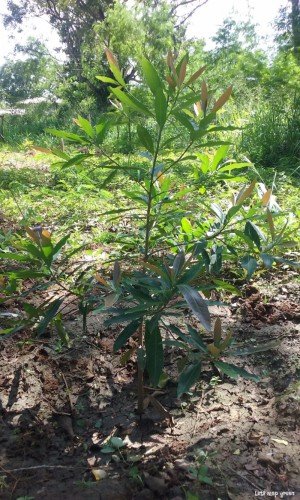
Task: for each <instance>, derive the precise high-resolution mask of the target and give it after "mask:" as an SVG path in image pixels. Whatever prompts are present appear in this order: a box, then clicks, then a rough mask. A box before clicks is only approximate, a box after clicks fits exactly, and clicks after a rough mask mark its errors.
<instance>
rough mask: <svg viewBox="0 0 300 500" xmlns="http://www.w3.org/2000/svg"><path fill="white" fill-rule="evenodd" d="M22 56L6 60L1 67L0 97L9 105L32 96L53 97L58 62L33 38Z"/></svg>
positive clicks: (20, 49) (55, 87)
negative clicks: (17, 58)
mask: <svg viewBox="0 0 300 500" xmlns="http://www.w3.org/2000/svg"><path fill="white" fill-rule="evenodd" d="M17 50H18V51H19V52H22V53H23V56H24V55H25V59H22V60H8V61H6V63H5V64H4V65H3V66H1V68H0V99H1V100H2V101H4V102H6V103H8V104H9V105H15V104H16V103H17V102H18V101H22V100H25V99H30V98H34V97H49V98H51V97H54V96H55V95H56V91H57V83H58V82H57V73H58V70H59V65H58V63H57V61H55V59H54V58H53V57H51V56H50V55H49V53H48V51H47V49H46V47H45V46H44V45H43V44H42V43H41V42H39V41H38V40H35V39H33V38H31V39H29V40H28V41H27V44H26V45H25V46H23V47H21V46H19V47H17Z"/></svg>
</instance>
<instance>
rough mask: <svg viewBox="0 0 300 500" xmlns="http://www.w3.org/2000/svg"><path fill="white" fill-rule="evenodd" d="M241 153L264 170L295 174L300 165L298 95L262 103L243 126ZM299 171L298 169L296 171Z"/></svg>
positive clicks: (299, 95)
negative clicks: (289, 99)
mask: <svg viewBox="0 0 300 500" xmlns="http://www.w3.org/2000/svg"><path fill="white" fill-rule="evenodd" d="M240 150H241V151H243V152H244V153H246V154H247V155H248V156H249V157H250V159H251V161H253V162H254V163H256V164H257V165H260V166H263V167H274V168H276V169H278V170H287V171H289V172H290V173H293V172H295V171H297V169H298V167H299V165H300V94H298V95H296V96H295V97H294V99H292V100H291V101H290V102H284V100H283V99H282V98H280V99H279V98H277V99H272V100H270V101H268V102H266V101H265V102H263V103H262V104H261V105H260V106H259V107H258V109H257V110H256V111H255V112H254V114H253V116H252V117H251V118H250V120H249V124H248V126H246V127H245V129H244V131H243V135H242V140H241V144H240ZM298 172H299V170H298Z"/></svg>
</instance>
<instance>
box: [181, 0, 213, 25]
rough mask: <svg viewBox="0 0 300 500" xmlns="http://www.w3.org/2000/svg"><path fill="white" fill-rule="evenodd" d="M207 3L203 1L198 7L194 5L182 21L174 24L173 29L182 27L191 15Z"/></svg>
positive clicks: (205, 0) (206, 0)
mask: <svg viewBox="0 0 300 500" xmlns="http://www.w3.org/2000/svg"><path fill="white" fill-rule="evenodd" d="M207 2H208V0H204V1H203V2H202V3H201V4H199V5H196V7H195V8H194V9H192V10H191V11H190V12H189V13H188V14H187V15H186V16H185V17H184V18H183V19H181V21H180V22H179V23H178V24H176V26H175V28H179V27H180V26H182V25H183V24H184V23H186V21H187V20H188V19H189V18H190V17H192V15H193V14H194V13H195V12H196V11H197V10H198V9H199V8H200V7H202V6H203V5H205V4H206V3H207Z"/></svg>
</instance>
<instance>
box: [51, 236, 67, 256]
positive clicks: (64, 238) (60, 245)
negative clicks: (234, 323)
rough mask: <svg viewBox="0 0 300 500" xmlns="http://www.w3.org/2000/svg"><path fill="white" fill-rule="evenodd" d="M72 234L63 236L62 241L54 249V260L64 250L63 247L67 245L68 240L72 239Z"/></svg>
mask: <svg viewBox="0 0 300 500" xmlns="http://www.w3.org/2000/svg"><path fill="white" fill-rule="evenodd" d="M70 236H71V235H70V234H66V236H63V238H61V240H59V241H58V242H57V243H56V245H55V246H54V247H53V250H52V254H53V260H54V259H55V258H56V257H57V255H58V254H59V251H60V250H61V249H62V247H63V246H64V245H65V244H66V243H67V241H68V239H69V238H70Z"/></svg>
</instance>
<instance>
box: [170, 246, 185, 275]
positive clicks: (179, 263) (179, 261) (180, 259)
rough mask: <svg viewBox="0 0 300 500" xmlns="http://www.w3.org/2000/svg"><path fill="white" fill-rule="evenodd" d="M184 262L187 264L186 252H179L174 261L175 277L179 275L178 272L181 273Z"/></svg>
mask: <svg viewBox="0 0 300 500" xmlns="http://www.w3.org/2000/svg"><path fill="white" fill-rule="evenodd" d="M184 264H185V255H184V252H178V254H177V255H176V257H175V259H174V262H173V272H174V275H175V277H177V276H178V274H180V272H181V270H182V268H183V266H184Z"/></svg>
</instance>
